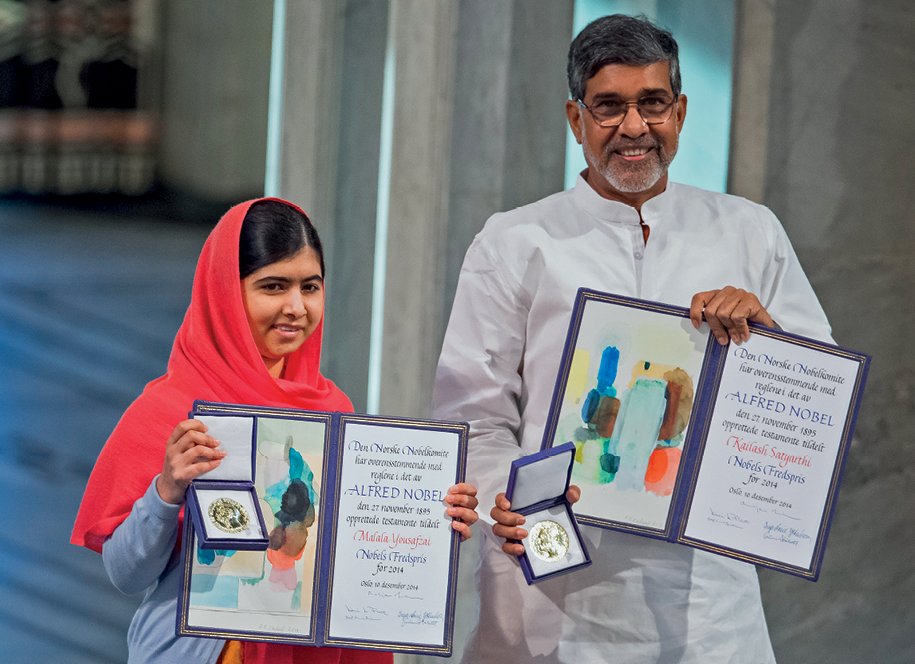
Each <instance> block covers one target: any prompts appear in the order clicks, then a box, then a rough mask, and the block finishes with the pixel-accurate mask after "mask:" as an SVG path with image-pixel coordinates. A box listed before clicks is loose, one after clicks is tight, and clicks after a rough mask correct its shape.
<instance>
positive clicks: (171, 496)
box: [156, 420, 226, 505]
mask: <svg viewBox="0 0 915 664" xmlns="http://www.w3.org/2000/svg"><path fill="white" fill-rule="evenodd" d="M218 446H219V441H218V440H216V439H215V438H213V436H208V435H207V426H206V425H205V424H204V423H203V422H201V421H200V420H184V422H182V423H181V424H179V425H178V426H176V427H175V430H174V431H173V432H172V435H171V436H170V437H169V439H168V442H166V443H165V461H164V462H163V463H162V474H161V475H159V479H157V480H156V491H158V492H159V497H160V498H161V499H162V500H164V501H165V502H167V503H171V504H172V505H180V504H181V503H183V502H184V492H185V491H186V490H187V487H188V486H189V485H190V483H191V481H192V480H195V479H197V478H198V477H199V476H201V475H203V474H204V473H206V472H208V471H210V470H213V469H214V468H216V466H218V465H219V462H220V460H221V459H222V458H223V457H224V456H225V455H226V453H225V452H224V451H223V450H217V449H216V448H217V447H218Z"/></svg>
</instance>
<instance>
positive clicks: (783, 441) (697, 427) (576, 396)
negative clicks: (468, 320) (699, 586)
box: [543, 289, 870, 580]
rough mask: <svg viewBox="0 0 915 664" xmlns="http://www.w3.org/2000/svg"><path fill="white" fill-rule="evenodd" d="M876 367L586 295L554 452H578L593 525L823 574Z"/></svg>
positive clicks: (579, 510) (556, 417) (576, 323)
mask: <svg viewBox="0 0 915 664" xmlns="http://www.w3.org/2000/svg"><path fill="white" fill-rule="evenodd" d="M869 362H870V358H869V357H868V356H866V355H863V354H861V353H856V352H853V351H848V350H844V349H841V348H838V347H836V346H831V345H827V344H823V343H820V342H817V341H814V340H811V339H806V338H803V337H800V336H797V335H792V334H788V333H784V332H780V331H777V330H773V329H769V328H766V327H763V326H759V325H755V324H751V334H750V339H749V340H748V341H746V342H744V343H742V344H739V345H738V344H733V343H729V344H728V345H727V346H721V345H720V344H718V342H717V341H716V340H715V339H714V337H713V336H712V335H711V334H710V331H709V328H708V325H706V324H703V325H702V327H701V328H700V329H699V330H695V329H694V328H693V327H692V323H691V322H690V320H689V312H688V310H687V309H683V308H680V307H671V306H667V305H663V304H658V303H654V302H646V301H642V300H635V299H631V298H625V297H620V296H615V295H610V294H606V293H599V292H596V291H590V290H586V289H581V290H580V291H579V294H578V298H577V300H576V305H575V309H574V311H573V314H572V321H571V324H570V326H569V334H568V337H567V339H566V347H565V350H564V352H563V358H562V363H561V365H560V371H559V376H558V378H557V383H556V391H555V393H554V396H553V404H552V407H551V409H550V415H549V418H548V420H547V425H546V429H545V434H544V442H543V448H544V449H546V448H549V447H552V446H554V445H561V444H563V443H566V442H574V443H575V445H576V447H577V452H576V455H575V464H574V465H573V472H572V482H573V483H577V484H578V485H579V486H580V487H581V500H580V501H579V502H578V503H577V504H576V505H575V511H576V515H577V518H578V520H579V522H581V523H585V524H588V525H596V526H601V527H605V528H611V529H614V530H621V531H625V532H630V533H635V534H640V535H645V536H648V537H657V538H663V539H666V540H669V541H671V542H677V543H681V544H687V545H689V546H693V547H696V548H700V549H705V550H708V551H712V552H714V553H718V554H721V555H725V556H730V557H733V558H737V559H739V560H743V561H746V562H750V563H754V564H757V565H762V566H765V567H770V568H772V569H776V570H780V571H783V572H788V573H791V574H795V575H798V576H801V577H804V578H808V579H811V580H816V578H817V577H818V575H819V569H820V565H821V563H822V558H823V552H824V548H825V546H826V538H827V535H828V532H829V524H830V521H831V519H832V514H833V511H834V509H835V503H836V496H837V493H838V489H839V482H840V479H841V475H842V470H843V468H844V465H845V459H846V456H847V453H848V448H849V445H850V442H851V436H852V432H853V430H854V422H855V417H856V415H857V410H858V405H859V402H860V398H861V393H862V390H863V388H864V382H865V379H866V376H867V369H868V365H869Z"/></svg>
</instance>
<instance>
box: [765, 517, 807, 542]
mask: <svg viewBox="0 0 915 664" xmlns="http://www.w3.org/2000/svg"><path fill="white" fill-rule="evenodd" d="M763 539H765V540H775V541H776V542H783V543H785V544H790V545H791V546H797V545H798V544H800V543H801V542H802V541H805V540H809V539H810V535H808V534H807V533H806V532H805V531H804V529H803V528H802V529H800V530H798V529H797V528H793V527H791V526H786V525H785V524H783V523H769V522H768V521H766V522H765V523H764V524H763Z"/></svg>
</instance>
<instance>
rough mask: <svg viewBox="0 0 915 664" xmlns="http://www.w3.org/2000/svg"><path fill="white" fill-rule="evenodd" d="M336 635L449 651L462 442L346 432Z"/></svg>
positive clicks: (379, 430) (430, 435)
mask: <svg viewBox="0 0 915 664" xmlns="http://www.w3.org/2000/svg"><path fill="white" fill-rule="evenodd" d="M343 440H344V445H343V450H342V454H343V469H342V476H341V481H340V498H339V502H340V518H339V520H338V523H337V542H336V552H335V557H334V577H333V589H332V596H331V611H330V627H329V634H330V636H331V637H333V638H356V639H368V640H378V641H391V640H393V641H398V642H405V643H420V644H429V645H436V646H442V645H444V642H445V634H446V630H445V627H446V625H445V615H446V609H447V591H448V581H449V576H450V574H451V567H450V562H451V559H450V557H451V542H452V529H451V518H450V517H449V516H448V515H447V513H446V512H445V510H446V504H445V503H444V502H442V501H443V499H444V497H445V495H446V494H447V491H448V488H449V487H450V486H451V485H452V484H454V479H455V475H456V472H457V463H458V440H459V437H458V434H457V433H454V432H442V431H426V430H422V429H415V428H408V427H404V428H399V427H386V426H373V425H366V424H355V423H349V424H347V425H346V426H345V431H344V438H343Z"/></svg>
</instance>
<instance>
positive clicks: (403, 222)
mask: <svg viewBox="0 0 915 664" xmlns="http://www.w3.org/2000/svg"><path fill="white" fill-rule="evenodd" d="M457 22H458V2H457V0H440V1H438V2H426V1H425V0H392V2H391V16H390V20H389V30H392V31H393V39H394V45H395V46H394V48H395V51H394V52H395V72H396V73H395V77H396V103H395V107H394V118H393V120H394V125H393V132H394V134H393V151H392V156H391V180H390V206H389V210H388V220H389V226H388V245H387V270H386V276H385V297H384V307H385V308H384V343H383V350H382V357H381V375H382V379H381V392H380V399H379V406H380V412H382V413H392V414H398V415H412V416H421V415H428V414H429V413H430V411H431V399H432V396H431V395H432V382H433V379H434V376H435V364H436V362H437V360H438V354H439V351H440V350H441V345H440V341H441V337H442V324H443V323H442V317H441V314H440V311H441V306H440V302H441V298H442V289H443V276H444V271H443V270H442V269H441V264H442V261H443V257H444V249H445V236H446V232H447V218H448V192H449V172H450V160H449V152H450V147H451V117H452V115H451V113H452V108H453V104H454V64H455V46H456V41H455V38H456V33H457Z"/></svg>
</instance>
